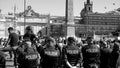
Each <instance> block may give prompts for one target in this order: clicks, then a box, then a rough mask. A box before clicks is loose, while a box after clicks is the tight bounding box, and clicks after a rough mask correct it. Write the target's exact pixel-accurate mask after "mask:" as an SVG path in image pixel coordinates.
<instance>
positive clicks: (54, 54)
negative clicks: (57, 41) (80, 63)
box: [41, 47, 61, 68]
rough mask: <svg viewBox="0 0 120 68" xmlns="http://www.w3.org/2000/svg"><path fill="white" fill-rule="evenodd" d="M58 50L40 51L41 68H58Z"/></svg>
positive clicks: (46, 49)
mask: <svg viewBox="0 0 120 68" xmlns="http://www.w3.org/2000/svg"><path fill="white" fill-rule="evenodd" d="M60 55H61V53H60V50H59V49H58V48H54V47H46V48H44V49H43V50H42V51H41V66H42V68H58V67H59V63H60Z"/></svg>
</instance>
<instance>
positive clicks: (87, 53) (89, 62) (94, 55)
mask: <svg viewBox="0 0 120 68" xmlns="http://www.w3.org/2000/svg"><path fill="white" fill-rule="evenodd" d="M87 43H88V44H87V45H86V46H84V47H83V48H82V54H83V67H84V68H97V67H99V62H100V49H99V47H98V46H96V45H94V44H93V38H92V37H88V38H87Z"/></svg>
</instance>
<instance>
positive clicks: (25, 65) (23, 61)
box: [17, 45, 39, 68]
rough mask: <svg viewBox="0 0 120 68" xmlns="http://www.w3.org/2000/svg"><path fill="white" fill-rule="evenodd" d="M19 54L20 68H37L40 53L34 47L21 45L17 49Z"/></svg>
mask: <svg viewBox="0 0 120 68" xmlns="http://www.w3.org/2000/svg"><path fill="white" fill-rule="evenodd" d="M17 53H18V58H17V59H18V63H19V65H18V68H37V65H38V59H39V53H38V52H37V50H36V49H35V48H34V47H33V46H32V47H27V45H21V46H20V47H19V48H18V49H17Z"/></svg>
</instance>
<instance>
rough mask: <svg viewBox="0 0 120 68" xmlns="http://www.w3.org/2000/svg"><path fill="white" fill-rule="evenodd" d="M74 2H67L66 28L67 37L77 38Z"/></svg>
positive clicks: (69, 0) (67, 0) (70, 0)
mask: <svg viewBox="0 0 120 68" xmlns="http://www.w3.org/2000/svg"><path fill="white" fill-rule="evenodd" d="M74 24H75V23H74V13H73V0H66V28H67V31H66V32H67V34H66V35H67V37H71V36H72V37H73V36H75V27H74Z"/></svg>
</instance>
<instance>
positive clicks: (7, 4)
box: [0, 0, 120, 16]
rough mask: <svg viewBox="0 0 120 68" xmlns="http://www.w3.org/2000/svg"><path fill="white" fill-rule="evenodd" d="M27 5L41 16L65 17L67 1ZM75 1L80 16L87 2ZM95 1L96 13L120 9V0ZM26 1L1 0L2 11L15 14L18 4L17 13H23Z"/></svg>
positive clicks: (37, 0) (48, 0) (31, 1)
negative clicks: (14, 9) (15, 7)
mask: <svg viewBox="0 0 120 68" xmlns="http://www.w3.org/2000/svg"><path fill="white" fill-rule="evenodd" d="M26 1H27V5H31V6H32V9H33V10H34V11H35V12H37V13H40V14H49V13H50V14H51V15H57V16H58V15H60V16H64V15H65V0H26ZM73 1H74V15H75V16H79V15H80V11H81V10H82V9H83V7H84V2H85V1H86V0H73ZM91 1H93V11H94V12H102V13H104V12H107V11H110V10H114V9H117V8H119V7H120V0H91ZM23 3H24V0H0V9H1V10H2V13H3V14H6V13H8V12H13V6H14V4H16V6H17V11H16V12H18V13H19V12H22V11H23V9H24V8H23V7H24V4H23Z"/></svg>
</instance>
